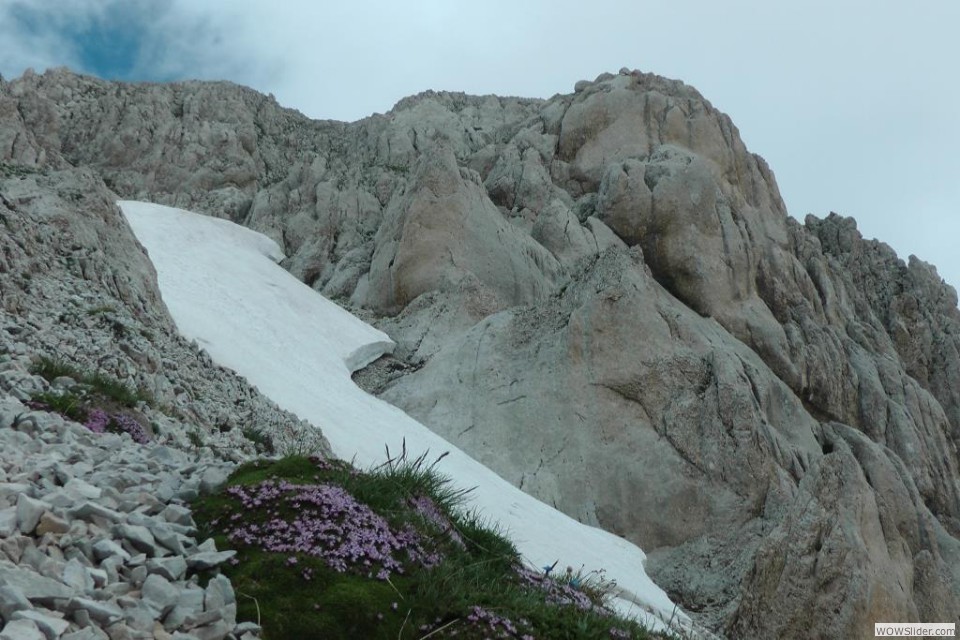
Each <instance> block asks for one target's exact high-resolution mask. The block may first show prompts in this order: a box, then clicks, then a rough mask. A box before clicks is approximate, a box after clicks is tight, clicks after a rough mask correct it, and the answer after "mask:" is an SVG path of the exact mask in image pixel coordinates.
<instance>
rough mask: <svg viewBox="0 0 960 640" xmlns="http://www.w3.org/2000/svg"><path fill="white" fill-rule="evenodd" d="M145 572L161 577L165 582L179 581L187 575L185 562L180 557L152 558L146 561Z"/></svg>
mask: <svg viewBox="0 0 960 640" xmlns="http://www.w3.org/2000/svg"><path fill="white" fill-rule="evenodd" d="M147 571H149V572H150V573H156V574H158V575H160V576H163V577H164V578H166V579H167V580H171V581H175V580H181V579H182V578H183V577H184V576H185V575H186V573H187V561H186V560H184V559H183V557H182V556H171V557H169V558H154V559H151V560H148V561H147Z"/></svg>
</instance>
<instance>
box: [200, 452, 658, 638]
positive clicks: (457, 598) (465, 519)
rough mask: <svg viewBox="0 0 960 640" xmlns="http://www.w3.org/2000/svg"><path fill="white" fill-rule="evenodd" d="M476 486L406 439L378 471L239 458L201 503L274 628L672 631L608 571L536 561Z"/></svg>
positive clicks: (499, 633) (406, 634) (576, 634)
mask: <svg viewBox="0 0 960 640" xmlns="http://www.w3.org/2000/svg"><path fill="white" fill-rule="evenodd" d="M434 464H435V463H434ZM464 496H465V492H463V491H461V490H457V489H455V488H453V487H452V486H451V484H450V482H449V481H448V480H447V479H446V478H444V477H443V476H441V475H439V474H438V473H436V472H435V470H434V465H431V464H427V463H426V461H425V458H424V457H420V458H417V459H415V460H408V459H407V457H406V454H405V452H403V453H401V455H400V456H399V457H397V458H395V459H392V460H391V461H390V462H389V463H388V464H386V465H384V466H382V467H379V468H377V469H374V470H371V471H359V470H357V469H356V468H354V467H353V466H351V465H349V464H347V463H344V462H340V461H328V460H323V459H321V458H318V457H309V458H308V457H302V456H290V457H285V458H282V459H279V460H275V461H255V462H250V463H247V464H244V465H242V466H240V467H238V468H237V469H236V470H235V472H234V473H233V474H232V475H231V477H230V479H229V480H228V482H227V484H226V486H225V487H223V488H222V489H221V491H220V492H219V493H217V494H214V495H211V496H205V497H202V498H200V499H199V500H198V501H197V502H196V503H195V504H194V505H193V508H194V515H195V518H196V519H197V522H198V525H199V526H200V529H201V535H205V536H210V537H213V538H214V539H215V540H216V542H217V545H218V547H219V548H222V549H226V548H231V549H237V551H238V555H237V557H236V562H235V563H234V564H230V565H228V566H225V567H224V571H225V573H226V574H227V575H228V576H229V577H230V579H231V580H232V581H233V584H234V587H235V589H236V591H237V593H238V609H239V617H240V619H241V620H251V621H254V622H257V621H259V623H260V624H261V625H262V626H263V629H264V634H263V637H264V638H265V639H266V640H286V639H291V640H292V639H298V640H309V639H312V638H316V639H320V638H323V639H325V640H338V639H344V640H347V639H349V640H355V639H357V638H364V639H371V640H378V639H383V640H387V639H389V640H414V639H422V638H427V637H429V638H437V639H439V638H453V637H456V638H463V639H466V640H482V639H484V638H516V639H517V640H529V639H530V638H536V639H539V640H564V639H585V640H590V639H597V640H599V639H601V638H602V639H604V640H610V639H611V638H634V639H641V640H642V639H646V638H654V637H663V636H659V635H657V634H650V633H648V632H647V631H646V630H645V629H643V628H642V627H641V626H639V625H638V624H636V623H635V622H633V621H630V620H624V619H622V618H619V617H617V616H615V615H613V614H612V613H611V611H610V610H609V609H608V608H607V607H606V606H605V599H606V597H607V589H606V588H605V585H604V584H603V583H602V581H599V580H593V581H590V580H586V579H582V577H581V576H578V575H575V574H573V573H572V571H571V572H570V573H568V574H565V575H564V576H562V577H561V578H560V579H556V578H554V577H550V576H547V575H544V572H543V571H534V570H531V569H529V568H526V569H525V568H523V567H522V565H521V561H520V557H519V554H518V553H517V550H516V548H515V547H514V546H513V544H512V543H511V542H510V541H509V540H508V539H507V537H506V536H505V535H503V533H502V532H501V531H499V530H497V529H496V527H494V526H491V525H490V523H489V522H487V521H485V520H484V519H483V518H482V516H481V515H480V514H478V513H476V512H465V511H464V510H463V509H462V508H461V505H462V503H463V499H464Z"/></svg>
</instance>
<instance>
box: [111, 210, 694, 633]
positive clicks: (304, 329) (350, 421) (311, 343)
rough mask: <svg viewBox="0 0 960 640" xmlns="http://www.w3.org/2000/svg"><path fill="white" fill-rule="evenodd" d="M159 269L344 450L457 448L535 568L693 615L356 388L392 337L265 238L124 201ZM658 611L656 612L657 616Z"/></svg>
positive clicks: (240, 361)
mask: <svg viewBox="0 0 960 640" xmlns="http://www.w3.org/2000/svg"><path fill="white" fill-rule="evenodd" d="M119 204H120V206H121V208H122V209H123V212H124V214H125V216H126V218H127V220H128V221H129V223H130V226H131V227H132V229H133V231H134V233H135V235H136V236H137V239H138V240H139V241H140V243H141V244H142V245H143V246H144V247H145V248H146V250H147V252H148V254H149V256H150V259H151V261H152V262H153V265H154V267H155V268H156V271H157V278H158V281H159V285H160V291H161V294H162V296H163V300H164V302H165V303H166V305H167V307H168V308H169V310H170V313H171V315H172V316H173V319H174V321H175V322H176V325H177V328H178V329H179V331H180V333H181V334H182V335H183V336H184V337H186V338H187V339H190V340H196V341H197V342H198V343H199V344H200V345H201V346H202V347H203V348H204V349H205V350H206V351H207V352H208V353H209V354H210V356H211V357H212V358H213V360H214V361H215V362H217V363H218V364H220V365H222V366H225V367H229V368H230V369H233V370H234V371H236V372H237V373H238V374H240V375H242V376H244V377H245V378H247V380H249V381H250V383H251V384H253V385H256V386H257V387H258V388H259V390H260V392H261V393H263V394H265V395H266V396H268V397H269V398H271V399H272V400H273V401H274V402H276V403H277V404H278V405H279V406H280V407H282V408H284V409H286V410H288V411H290V412H292V413H294V414H296V415H298V416H299V417H300V418H303V419H305V420H307V421H309V422H310V423H312V424H314V425H316V426H318V427H319V428H321V429H322V430H323V432H324V434H325V435H326V437H327V438H328V439H329V441H330V443H331V445H332V447H333V450H334V453H335V454H336V455H337V456H339V457H340V458H343V459H345V460H355V463H356V464H357V465H359V466H361V467H370V466H374V465H377V464H380V463H382V462H383V461H384V460H385V447H389V449H390V451H391V452H392V453H395V452H399V451H400V450H401V447H402V446H403V442H404V441H405V442H406V447H407V450H408V451H409V452H412V453H413V454H414V455H419V454H420V453H423V452H425V451H429V452H430V457H431V458H434V457H436V456H439V455H440V454H441V453H443V452H447V451H448V452H449V455H447V456H446V457H445V458H444V459H443V460H442V461H441V462H440V463H439V465H438V470H439V471H440V472H441V473H443V474H445V475H448V476H450V477H451V478H453V480H454V482H455V484H456V485H457V486H459V487H474V490H473V491H472V492H471V493H470V494H469V496H468V502H467V506H468V507H470V508H473V507H476V508H479V509H480V510H481V512H482V513H483V514H484V515H486V516H487V517H489V518H491V519H492V520H495V521H498V522H499V523H500V524H501V525H502V527H503V528H504V529H505V530H506V531H507V533H508V535H509V536H510V538H511V539H512V540H513V542H514V543H515V544H516V546H517V548H518V549H519V551H520V553H521V554H522V555H523V556H524V558H525V559H526V560H527V561H529V562H530V563H532V565H533V566H535V567H543V566H547V565H552V564H554V562H558V565H557V566H560V567H564V566H572V567H574V568H577V567H581V566H583V567H584V568H585V569H586V570H587V571H590V570H594V569H605V570H606V577H607V578H608V579H611V580H614V581H616V583H617V586H618V591H619V598H618V599H617V600H616V601H615V604H616V605H617V608H618V609H619V610H620V611H621V612H622V613H625V614H628V615H634V616H637V617H638V618H640V619H642V620H644V621H645V622H646V623H647V624H649V625H650V626H651V627H654V628H662V626H663V625H662V623H661V622H660V620H661V619H664V620H670V619H674V621H675V622H676V621H682V622H683V623H684V624H686V623H688V622H689V619H688V618H687V617H686V616H685V615H684V614H683V613H681V612H680V610H679V608H676V607H675V606H674V604H673V603H672V602H671V601H670V599H669V598H668V597H667V595H666V594H665V593H664V592H663V590H661V589H660V588H659V587H658V586H657V585H655V584H654V583H653V581H651V580H650V578H649V577H648V576H647V574H646V572H645V571H644V559H645V556H644V553H643V551H642V550H640V549H639V548H638V547H636V546H635V545H633V544H631V543H629V542H627V541H626V540H623V539H622V538H619V537H617V536H615V535H612V534H610V533H607V532H605V531H602V530H600V529H596V528H593V527H588V526H586V525H583V524H580V523H579V522H577V521H576V520H573V519H572V518H570V517H568V516H566V515H564V514H562V513H560V512H559V511H557V510H556V509H553V508H551V507H549V506H547V505H545V504H543V503H542V502H540V501H538V500H536V499H535V498H533V497H531V496H529V495H527V494H525V493H523V492H522V491H520V490H519V489H517V488H516V487H514V486H513V485H511V484H510V483H508V482H506V481H505V480H503V479H502V478H500V477H499V476H498V475H496V474H495V473H494V472H493V471H491V470H489V469H487V468H486V467H484V466H483V465H481V464H480V463H478V462H476V461H475V460H474V459H473V458H471V457H470V456H468V455H467V454H465V453H464V452H462V451H460V450H459V449H457V448H456V447H454V446H452V445H451V444H450V443H448V442H447V441H446V440H444V439H443V438H441V437H440V436H438V435H436V434H435V433H433V432H432V431H430V430H429V429H428V428H427V427H425V426H424V425H422V424H420V423H419V422H417V421H416V420H414V419H413V418H411V417H410V416H408V415H407V414H405V413H404V412H402V411H401V410H400V409H398V408H396V407H394V406H393V405H390V404H387V403H386V402H383V401H382V400H380V399H378V398H376V397H374V396H371V395H369V394H367V393H366V392H364V391H363V390H362V389H360V388H359V387H357V386H356V385H355V384H354V383H353V381H352V380H351V379H350V374H351V373H352V372H353V371H355V370H356V369H359V368H362V367H363V366H365V365H366V364H368V363H369V362H372V361H373V360H375V359H376V358H378V357H380V356H381V355H383V354H384V353H389V352H390V351H391V350H392V349H393V346H394V345H393V343H392V341H391V340H390V338H389V337H388V336H387V335H386V334H384V333H383V332H381V331H378V330H377V329H374V328H373V327H371V326H369V325H367V324H366V323H364V322H362V321H361V320H359V319H357V318H356V317H354V316H353V315H351V314H350V313H348V312H347V311H345V310H344V309H342V308H340V307H339V306H337V305H336V304H334V303H333V302H330V301H329V300H327V299H326V298H324V297H323V296H321V295H320V294H319V293H317V292H316V291H314V290H313V289H311V288H310V287H308V286H307V285H305V284H303V283H302V282H300V281H299V280H297V279H296V278H294V277H293V276H292V275H290V274H289V273H288V272H287V271H285V270H284V269H283V268H281V267H280V266H279V265H278V264H277V262H278V261H279V260H281V259H282V258H283V253H282V251H281V250H280V248H279V247H278V246H277V244H276V243H275V242H273V241H272V240H270V239H269V238H267V237H266V236H264V235H262V234H260V233H257V232H255V231H251V230H250V229H246V228H244V227H241V226H239V225H236V224H233V223H231V222H229V221H226V220H221V219H216V218H211V217H208V216H203V215H200V214H196V213H191V212H188V211H183V210H180V209H173V208H170V207H165V206H161V205H155V204H149V203H143V202H132V201H123V202H120V203H119ZM651 614H652V615H651Z"/></svg>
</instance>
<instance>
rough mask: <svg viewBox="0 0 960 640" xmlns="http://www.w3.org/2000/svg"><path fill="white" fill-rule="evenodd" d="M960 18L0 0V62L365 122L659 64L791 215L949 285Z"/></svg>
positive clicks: (528, 2) (884, 13) (7, 72)
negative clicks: (847, 221) (911, 261)
mask: <svg viewBox="0 0 960 640" xmlns="http://www.w3.org/2000/svg"><path fill="white" fill-rule="evenodd" d="M958 30H960V1H958V0H916V1H915V2H906V1H905V0H904V1H902V2H892V1H888V0H862V1H861V0H832V1H821V0H807V1H805V2H770V1H769V0H766V1H760V0H752V1H749V2H748V1H744V0H727V1H726V2H716V0H668V1H665V0H657V1H656V2H649V1H647V0H621V1H617V0H590V1H583V0H579V1H571V0H486V1H485V2H476V1H473V2H461V1H458V0H423V1H419V2H415V1H408V2H401V1H398V0H392V1H389V0H388V1H382V2H378V1H373V0H348V1H344V2H338V3H334V2H323V1H319V0H273V1H272V2H262V1H260V0H0V74H3V76H4V77H6V78H8V79H9V78H12V77H15V76H18V75H20V74H21V73H22V72H23V70H24V69H25V68H27V67H33V68H34V69H36V70H37V71H41V70H42V69H45V68H46V67H48V66H61V65H66V66H69V67H71V68H73V69H75V70H78V71H82V72H86V73H92V74H94V75H98V76H101V77H106V78H110V79H123V80H174V79H184V78H203V79H227V80H232V81H234V82H238V83H241V84H245V85H249V86H251V87H253V88H255V89H258V90H260V91H263V92H270V93H273V94H274V95H275V96H276V97H277V99H278V100H279V101H280V102H281V103H282V104H284V105H285V106H290V107H293V108H296V109H299V110H300V111H302V112H303V113H305V114H306V115H308V116H311V117H316V118H333V119H338V120H356V119H359V118H362V117H364V116H367V115H370V114H371V113H374V112H381V113H382V112H385V111H387V110H389V109H390V107H391V106H392V105H393V104H394V103H395V102H397V101H398V100H399V99H400V98H402V97H404V96H406V95H410V94H413V93H418V92H420V91H423V90H426V89H437V90H452V91H466V92H469V93H497V94H501V95H521V96H533V97H544V98H546V97H549V96H551V95H553V94H555V93H568V92H570V91H572V90H573V85H574V83H575V82H576V81H577V80H580V79H593V78H594V77H596V76H597V75H598V74H600V73H602V72H604V71H611V72H616V71H617V70H618V69H619V68H620V67H629V68H637V69H641V70H643V71H651V72H654V73H658V74H661V75H665V76H668V77H673V78H679V79H681V80H683V81H685V82H687V83H688V84H691V85H693V86H695V87H696V88H697V89H699V90H700V92H701V93H703V94H704V95H705V96H706V97H707V98H708V99H709V100H710V101H711V102H712V103H713V104H714V105H715V106H717V107H719V108H720V109H722V110H723V111H725V112H727V113H728V114H730V116H731V117H732V118H733V121H734V122H735V123H736V124H737V126H738V127H739V129H740V133H741V135H742V136H743V138H744V140H745V141H746V143H747V145H748V147H749V148H750V149H751V150H752V151H754V152H755V153H759V154H760V155H762V156H764V157H765V158H766V159H767V161H768V162H769V164H770V166H771V167H772V168H773V170H774V172H775V173H776V176H777V180H778V182H779V185H780V189H781V192H782V195H783V197H784V200H785V201H786V203H787V207H788V208H789V210H790V212H791V214H792V215H793V216H794V217H796V218H798V219H801V220H802V219H803V217H804V216H805V215H806V214H807V213H813V214H815V215H817V216H825V215H826V214H828V213H829V212H830V211H836V212H838V213H841V214H843V215H848V216H853V217H855V218H856V219H857V221H858V223H859V227H860V229H861V231H862V232H863V234H864V235H865V236H867V237H876V238H879V239H881V240H883V241H884V242H887V243H888V244H890V245H891V246H893V247H894V248H895V249H896V250H897V252H898V253H899V254H900V256H901V257H902V258H906V257H907V256H908V255H910V254H911V253H912V254H916V255H917V256H919V257H920V258H922V259H924V260H927V261H928V262H932V263H934V264H936V265H937V267H938V269H939V271H940V274H941V276H943V277H944V278H945V279H946V280H947V281H948V282H949V283H950V284H952V285H954V286H958V287H960V250H958V248H957V246H958V240H960V154H958V150H960V115H958V110H957V105H958V104H960V79H958V76H960V73H958V64H960V44H958V43H960V37H958V35H957V32H958Z"/></svg>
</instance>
